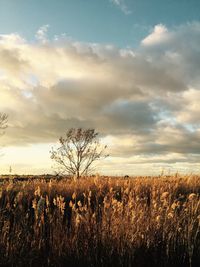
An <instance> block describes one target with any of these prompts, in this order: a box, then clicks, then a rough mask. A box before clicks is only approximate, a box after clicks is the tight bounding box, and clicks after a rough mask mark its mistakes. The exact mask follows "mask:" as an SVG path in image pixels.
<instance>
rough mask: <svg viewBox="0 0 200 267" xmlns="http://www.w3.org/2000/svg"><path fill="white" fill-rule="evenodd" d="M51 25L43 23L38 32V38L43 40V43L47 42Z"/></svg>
mask: <svg viewBox="0 0 200 267" xmlns="http://www.w3.org/2000/svg"><path fill="white" fill-rule="evenodd" d="M48 28H49V25H48V24H46V25H43V26H42V27H40V28H39V30H38V31H37V32H36V35H35V37H36V39H37V40H39V41H41V42H42V43H43V44H45V43H46V42H47V31H48Z"/></svg>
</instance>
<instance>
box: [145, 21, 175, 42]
mask: <svg viewBox="0 0 200 267" xmlns="http://www.w3.org/2000/svg"><path fill="white" fill-rule="evenodd" d="M170 37H171V33H170V32H169V31H168V29H167V28H166V26H165V25H163V24H158V25H156V26H155V27H154V29H153V32H152V33H150V34H149V35H148V36H147V37H145V38H144V39H143V40H142V44H143V45H145V46H148V45H158V44H162V43H165V42H166V41H168V40H169V39H170Z"/></svg>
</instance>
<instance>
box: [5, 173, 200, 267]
mask: <svg viewBox="0 0 200 267" xmlns="http://www.w3.org/2000/svg"><path fill="white" fill-rule="evenodd" d="M0 188H1V189H0V266H24V265H27V266H136V267H141V266H154V267H156V266H159V267H160V266H180V267H183V266H194V267H196V266H200V198H199V193H200V177H199V176H181V177H179V175H176V176H168V177H166V176H162V177H137V178H129V179H124V178H117V177H115V178H108V177H98V176H97V177H93V178H91V177H90V178H89V177H88V178H83V179H81V180H79V181H77V182H75V181H70V180H67V179H66V180H61V181H56V180H54V179H51V180H50V181H48V182H47V181H46V180H42V179H36V180H31V181H24V182H13V181H11V180H10V181H9V182H8V181H6V182H4V183H2V184H1V187H0Z"/></svg>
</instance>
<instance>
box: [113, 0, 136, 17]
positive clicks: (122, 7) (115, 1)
mask: <svg viewBox="0 0 200 267" xmlns="http://www.w3.org/2000/svg"><path fill="white" fill-rule="evenodd" d="M110 2H111V3H113V4H114V5H115V6H117V7H118V8H119V9H120V10H121V11H122V12H123V13H124V14H126V15H129V14H131V13H132V11H131V10H130V9H129V8H128V7H127V5H126V3H125V1H124V0H110Z"/></svg>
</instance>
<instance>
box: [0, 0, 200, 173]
mask: <svg viewBox="0 0 200 267" xmlns="http://www.w3.org/2000/svg"><path fill="white" fill-rule="evenodd" d="M199 10H200V1H198V0H190V1H188V0H166V1H158V0H140V1H139V0H101V1H99V0H65V1H64V0H59V1H58V0H57V1H56V0H0V112H5V113H7V114H8V116H9V117H8V118H9V119H8V128H7V129H6V131H5V133H4V135H2V136H1V137H0V147H1V157H0V173H8V172H9V168H10V166H11V167H12V172H13V173H16V174H44V173H53V171H54V169H53V167H52V166H53V162H52V160H51V159H50V153H49V151H50V150H51V148H52V147H56V146H57V145H58V139H59V137H60V136H64V134H65V132H66V131H67V129H69V128H71V127H83V128H94V129H96V131H98V132H99V133H100V134H99V136H100V139H101V142H102V143H104V144H107V145H108V149H107V151H108V153H109V154H110V157H108V158H107V159H105V160H103V161H102V162H101V163H100V164H99V166H98V169H97V172H99V173H101V174H113V175H125V174H128V175H148V174H149V175H151V174H159V173H160V172H161V171H162V170H163V169H164V170H165V171H166V172H168V173H169V172H177V171H178V172H184V173H191V172H193V173H196V172H199V170H200V121H199V118H200V106H199V100H200V75H199V69H200V45H199V44H200V13H199Z"/></svg>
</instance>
